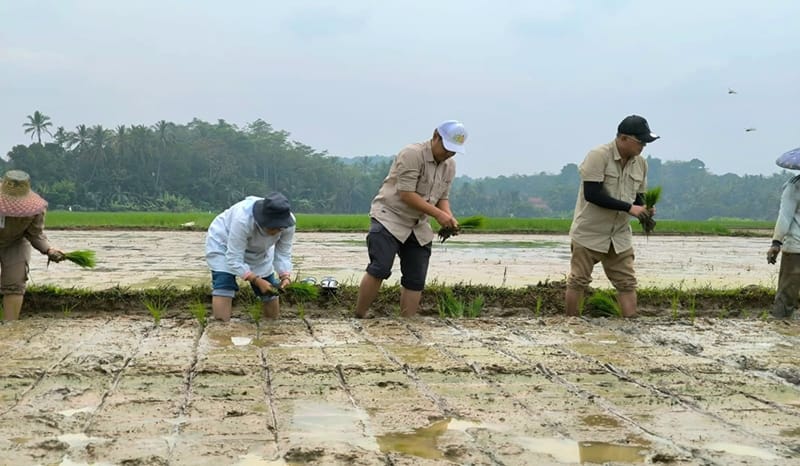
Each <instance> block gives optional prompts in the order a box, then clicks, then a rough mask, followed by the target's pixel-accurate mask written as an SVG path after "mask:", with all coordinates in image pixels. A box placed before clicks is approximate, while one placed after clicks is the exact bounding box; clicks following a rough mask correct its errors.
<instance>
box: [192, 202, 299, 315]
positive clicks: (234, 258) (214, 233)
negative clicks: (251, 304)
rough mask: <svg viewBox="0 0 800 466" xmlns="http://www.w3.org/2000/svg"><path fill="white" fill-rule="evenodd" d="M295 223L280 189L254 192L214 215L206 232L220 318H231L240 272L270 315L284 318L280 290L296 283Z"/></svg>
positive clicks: (213, 305) (215, 310) (215, 305)
mask: <svg viewBox="0 0 800 466" xmlns="http://www.w3.org/2000/svg"><path fill="white" fill-rule="evenodd" d="M295 223H296V220H295V217H294V214H292V212H291V209H290V206H289V200H288V199H287V198H286V196H284V195H283V194H281V193H277V192H273V193H271V194H268V195H267V196H266V197H265V198H260V197H255V196H248V197H247V198H245V199H244V200H243V201H239V202H237V203H236V204H234V205H232V206H231V207H229V208H228V209H227V210H225V211H224V212H222V213H221V214H219V215H217V217H216V218H214V221H212V222H211V225H210V226H209V227H208V234H207V236H206V262H207V263H208V267H209V268H210V269H211V288H212V291H211V308H212V311H213V314H214V318H216V319H219V320H222V321H228V320H230V318H231V308H232V305H233V297H234V296H235V295H236V292H237V291H239V287H238V286H237V284H236V278H237V277H239V278H241V279H242V280H244V281H246V282H249V283H250V286H251V287H252V289H253V292H254V293H255V294H256V296H258V298H259V299H260V300H261V301H262V306H263V311H264V316H266V317H268V318H272V319H276V318H278V315H279V312H280V309H279V301H278V296H277V294H278V291H279V289H283V288H285V287H286V286H287V285H288V284H290V283H291V275H292V242H293V240H294V234H295Z"/></svg>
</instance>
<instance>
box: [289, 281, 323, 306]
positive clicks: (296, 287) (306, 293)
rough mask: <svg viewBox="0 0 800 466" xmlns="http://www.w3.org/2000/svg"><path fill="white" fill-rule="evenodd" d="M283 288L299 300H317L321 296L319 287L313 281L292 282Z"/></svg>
mask: <svg viewBox="0 0 800 466" xmlns="http://www.w3.org/2000/svg"><path fill="white" fill-rule="evenodd" d="M283 290H284V292H286V293H287V295H290V296H291V297H292V298H294V299H295V300H296V301H298V302H308V301H316V300H317V299H318V298H319V287H318V286H317V285H314V284H312V283H303V282H292V283H290V284H288V285H286V287H285V288H284V289H283Z"/></svg>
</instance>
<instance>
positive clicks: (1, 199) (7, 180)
mask: <svg viewBox="0 0 800 466" xmlns="http://www.w3.org/2000/svg"><path fill="white" fill-rule="evenodd" d="M45 209H47V201H45V200H44V199H42V198H41V197H40V196H39V195H38V194H36V193H35V192H33V191H31V177H30V175H28V174H27V173H25V172H24V171H21V170H9V171H7V172H6V174H5V175H3V183H2V184H0V215H5V216H6V217H33V216H34V215H38V214H40V213H42V212H44V210H45Z"/></svg>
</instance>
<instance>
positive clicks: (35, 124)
mask: <svg viewBox="0 0 800 466" xmlns="http://www.w3.org/2000/svg"><path fill="white" fill-rule="evenodd" d="M51 126H53V123H52V122H51V121H50V117H49V116H47V115H45V114H44V113H42V112H40V111H39V110H36V111H35V112H33V116H30V115H28V122H27V123H23V124H22V127H23V128H25V134H28V133H30V135H31V139H33V137H34V136H36V141H37V142H38V143H39V144H41V143H42V132H45V133H47V134H49V135H50V136H52V134H51V133H50V130H49V129H48V128H49V127H51Z"/></svg>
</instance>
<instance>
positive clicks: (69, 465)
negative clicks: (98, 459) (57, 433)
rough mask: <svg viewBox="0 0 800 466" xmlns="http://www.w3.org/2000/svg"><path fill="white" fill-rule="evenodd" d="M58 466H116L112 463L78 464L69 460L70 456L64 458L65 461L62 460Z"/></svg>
mask: <svg viewBox="0 0 800 466" xmlns="http://www.w3.org/2000/svg"><path fill="white" fill-rule="evenodd" d="M58 466H114V465H113V464H111V463H76V462H75V461H72V460H71V459H70V458H69V456H66V457H64V459H63V460H61V462H60V463H58Z"/></svg>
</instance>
